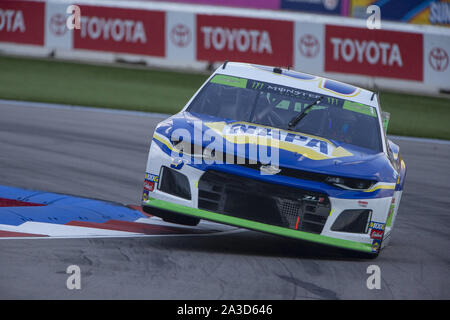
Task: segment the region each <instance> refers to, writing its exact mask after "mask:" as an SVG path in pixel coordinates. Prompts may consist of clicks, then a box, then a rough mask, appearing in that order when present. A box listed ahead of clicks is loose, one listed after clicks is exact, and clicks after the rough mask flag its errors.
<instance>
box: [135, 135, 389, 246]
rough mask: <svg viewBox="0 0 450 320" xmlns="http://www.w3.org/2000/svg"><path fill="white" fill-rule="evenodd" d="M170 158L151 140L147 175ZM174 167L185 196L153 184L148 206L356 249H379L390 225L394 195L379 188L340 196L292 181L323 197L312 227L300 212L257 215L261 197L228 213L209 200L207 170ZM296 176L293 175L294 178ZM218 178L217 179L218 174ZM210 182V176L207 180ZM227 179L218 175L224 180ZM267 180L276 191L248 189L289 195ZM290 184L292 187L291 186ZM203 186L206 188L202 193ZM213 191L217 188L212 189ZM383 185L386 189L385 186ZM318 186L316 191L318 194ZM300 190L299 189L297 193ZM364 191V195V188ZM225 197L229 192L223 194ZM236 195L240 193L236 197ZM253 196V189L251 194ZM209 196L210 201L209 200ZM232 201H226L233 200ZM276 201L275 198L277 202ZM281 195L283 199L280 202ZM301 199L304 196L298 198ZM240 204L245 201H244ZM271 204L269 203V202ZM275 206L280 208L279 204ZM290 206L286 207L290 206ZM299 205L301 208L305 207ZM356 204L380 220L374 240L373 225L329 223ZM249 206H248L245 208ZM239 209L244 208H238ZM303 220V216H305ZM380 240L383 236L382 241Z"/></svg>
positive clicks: (243, 188)
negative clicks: (345, 228) (337, 227)
mask: <svg viewBox="0 0 450 320" xmlns="http://www.w3.org/2000/svg"><path fill="white" fill-rule="evenodd" d="M173 162H174V159H172V158H171V157H170V156H169V155H168V154H166V153H165V152H162V150H161V149H160V148H159V147H158V146H157V145H155V144H154V143H152V146H151V150H150V153H149V158H148V162H147V170H146V171H147V173H148V174H150V175H154V176H158V175H160V173H161V168H162V167H164V166H165V167H169V166H170V165H171V164H173ZM175 170H176V171H177V172H179V173H181V174H183V175H184V176H186V177H187V181H188V182H187V183H188V188H189V189H190V192H191V194H190V198H189V199H187V198H184V199H183V198H181V197H178V196H176V195H173V194H169V193H167V192H163V191H161V190H159V189H158V188H157V187H155V188H154V190H152V191H151V192H147V193H146V194H145V196H144V199H143V202H142V205H143V206H147V207H149V208H157V209H160V210H165V211H171V212H175V213H179V214H184V215H187V216H192V217H197V218H201V219H206V220H211V221H214V222H219V223H224V224H229V225H233V226H237V227H242V228H247V229H251V230H256V231H262V232H267V233H271V234H275V235H280V236H286V237H291V238H296V239H301V240H307V241H312V242H316V243H320V244H325V245H330V246H335V247H340V248H345V249H350V250H356V251H361V252H366V253H378V252H379V250H380V248H381V245H382V244H383V246H384V245H385V244H386V243H387V241H386V242H385V241H384V240H383V239H386V237H387V236H388V235H389V233H390V228H389V227H386V228H385V227H384V226H385V225H386V221H387V218H388V212H389V210H390V206H391V200H392V199H393V196H394V194H393V193H392V194H391V195H388V196H385V194H384V193H383V194H382V196H380V193H379V192H380V191H383V190H376V191H374V192H372V193H370V194H367V197H364V198H362V197H353V196H352V197H350V198H345V197H342V196H338V197H334V196H330V195H328V194H326V193H325V192H322V193H320V192H319V191H320V190H318V188H317V186H315V187H314V188H311V189H308V188H307V187H305V185H303V186H301V185H299V186H296V188H297V189H295V190H296V191H299V190H303V191H310V192H306V193H305V194H303V195H302V196H306V197H308V196H317V197H320V196H321V195H323V194H324V195H325V197H326V199H325V200H324V202H322V203H321V206H320V205H319V207H320V208H315V210H314V211H315V212H316V213H318V216H316V217H314V219H316V220H317V221H316V222H320V223H319V224H316V225H315V227H317V226H318V228H312V229H311V228H307V227H306V224H305V225H304V226H305V227H304V228H303V227H302V225H301V224H302V223H303V222H304V221H303V220H304V219H303V218H305V216H302V221H301V222H300V223H298V221H297V222H296V221H295V220H291V221H288V220H289V219H287V220H286V219H285V220H284V221H270V220H267V219H258V217H257V216H255V214H256V215H258V212H262V211H264V212H265V213H267V211H268V210H267V209H266V208H265V207H264V203H262V205H261V206H259V208H258V207H255V209H254V210H253V211H254V212H253V213H251V214H250V215H246V214H245V212H244V211H245V210H242V207H241V214H233V210H231V211H230V210H229V209H230V208H228V209H227V205H226V203H224V200H223V199H218V201H217V203H214V201H210V200H213V199H214V195H211V194H210V195H208V194H207V193H208V186H207V185H206V187H205V185H204V181H202V177H205V176H206V175H207V174H206V173H207V172H209V171H208V170H207V171H204V170H200V169H198V168H196V167H194V166H190V165H184V166H180V167H177V168H176V169H175ZM249 178H250V180H251V179H252V177H250V176H247V177H243V176H242V177H240V179H241V180H242V182H243V181H244V180H248V179H249ZM296 180H298V179H296ZM221 181H222V180H221ZM209 182H210V181H209ZM226 183H229V182H227V181H225V180H223V184H226ZM269 185H271V186H273V187H276V188H279V189H280V192H278V193H277V192H273V191H267V190H265V189H264V188H262V187H261V186H258V188H260V189H256V191H255V190H253V193H255V192H256V193H260V196H261V198H271V199H275V200H274V203H280V202H279V200H280V199H281V200H283V201H284V200H288V201H289V199H286V198H289V195H288V192H289V191H288V190H289V188H287V189H286V190H287V191H285V189H283V188H284V187H282V186H280V185H278V184H276V185H274V184H273V183H271V182H269ZM246 188H247V190H248V186H247V185H246V184H245V183H242V186H241V190H240V194H239V195H238V196H237V197H234V198H232V199H233V201H234V202H236V201H240V202H245V201H246V200H248V199H246ZM290 189H291V190H292V188H290ZM205 191H206V193H205ZM209 191H214V190H213V189H211V190H209ZM216 191H217V190H216ZM384 191H386V190H384ZM318 192H319V194H318ZM298 196H300V195H298ZM364 196H366V195H365V194H364ZM226 197H231V196H230V195H227V196H226ZM239 197H241V199H239ZM252 197H254V195H253V196H252ZM253 200H254V201H253V203H255V198H253ZM208 201H209V202H208ZM233 201H231V202H233ZM277 201H278V202H277ZM285 202H286V201H284V203H285ZM301 203H303V202H301ZM244 207H245V206H244ZM269 209H270V208H269ZM278 209H279V210H280V208H279V207H278ZM290 209H291V208H289V210H290ZM304 209H305V208H303V209H302V210H303V212H305V210H304ZM358 209H359V210H361V209H370V210H371V220H370V222H375V224H376V225H378V226H379V225H383V233H382V236H383V238H382V239H380V240H378V241H375V240H374V239H373V238H372V236H371V235H372V233H371V231H372V230H370V229H369V230H367V232H365V233H351V232H340V231H333V230H332V226H333V224H334V222H335V221H336V219H337V218H338V217H339V215H340V214H341V213H342V212H343V211H345V210H358ZM248 211H251V210H248ZM242 213H244V214H242ZM306 220H307V219H306ZM309 226H314V225H313V224H309ZM382 240H383V241H382Z"/></svg>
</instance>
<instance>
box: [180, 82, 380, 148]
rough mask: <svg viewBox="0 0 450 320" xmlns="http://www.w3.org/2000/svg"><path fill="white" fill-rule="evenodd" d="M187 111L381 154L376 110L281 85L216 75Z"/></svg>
mask: <svg viewBox="0 0 450 320" xmlns="http://www.w3.org/2000/svg"><path fill="white" fill-rule="evenodd" d="M320 98H321V99H320ZM317 100H319V102H317V104H316V105H314V106H312V107H310V108H308V110H306V112H305V115H304V116H303V117H302V119H301V120H300V121H298V122H297V123H296V124H295V125H294V126H291V127H289V122H290V121H291V120H292V119H295V118H296V116H298V115H299V114H300V112H302V111H303V110H304V109H305V108H306V107H307V106H308V105H310V104H311V103H314V102H315V101H317ZM187 111H188V112H191V113H198V114H206V115H210V116H214V117H218V118H223V119H229V120H237V121H246V122H251V123H256V124H260V125H265V126H270V127H275V128H280V129H284V130H291V131H296V132H301V133H306V134H311V135H315V136H319V137H323V138H326V139H329V140H332V141H334V142H341V143H347V144H352V145H355V146H358V147H361V148H365V149H369V150H371V151H374V152H381V151H382V146H381V137H380V129H379V122H378V118H377V112H376V109H375V108H373V107H371V106H367V105H364V104H360V103H356V102H352V101H349V100H345V99H341V98H336V97H331V96H327V95H319V94H317V93H314V92H309V91H305V90H301V89H296V88H291V87H286V86H281V85H278V84H273V83H268V82H262V81H255V80H250V79H244V78H238V77H231V76H226V75H220V74H217V75H215V76H214V77H213V78H212V79H211V81H210V82H209V83H207V84H206V85H205V86H204V87H203V89H202V90H201V91H200V92H199V94H198V95H197V96H196V98H195V99H194V100H193V101H192V103H191V104H190V105H189V107H188V109H187Z"/></svg>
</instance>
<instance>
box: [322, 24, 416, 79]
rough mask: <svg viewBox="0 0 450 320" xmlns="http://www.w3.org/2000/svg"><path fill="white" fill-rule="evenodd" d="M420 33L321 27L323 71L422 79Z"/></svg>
mask: <svg viewBox="0 0 450 320" xmlns="http://www.w3.org/2000/svg"><path fill="white" fill-rule="evenodd" d="M422 65H423V35H422V34H418V33H409V32H399V31H387V30H370V29H365V28H353V27H341V26H333V25H326V27H325V71H326V72H342V73H350V74H362V75H367V76H371V77H386V78H396V79H404V80H417V81H422V80H423V67H422Z"/></svg>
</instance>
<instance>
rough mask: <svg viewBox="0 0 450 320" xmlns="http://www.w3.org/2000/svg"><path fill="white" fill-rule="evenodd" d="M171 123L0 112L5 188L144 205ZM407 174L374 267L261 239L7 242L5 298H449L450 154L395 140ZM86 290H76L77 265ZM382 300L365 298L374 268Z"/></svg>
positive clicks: (247, 235) (104, 114)
mask: <svg viewBox="0 0 450 320" xmlns="http://www.w3.org/2000/svg"><path fill="white" fill-rule="evenodd" d="M160 120H161V118H158V117H157V116H156V117H149V116H145V117H144V116H141V115H139V114H132V113H131V114H126V113H115V112H112V113H110V112H108V111H100V112H94V111H90V110H77V109H74V110H72V109H69V110H64V109H62V110H61V109H55V108H40V107H36V108H32V107H24V106H19V105H12V104H11V103H5V102H1V103H0V185H10V186H16V187H23V188H29V189H37V190H44V191H51V192H58V193H67V194H72V195H77V196H85V197H91V198H99V199H104V200H112V201H116V202H122V203H126V204H137V203H139V200H140V194H141V188H142V182H143V181H142V180H143V175H144V170H145V163H146V157H147V151H148V147H149V143H150V140H151V136H152V131H153V129H154V127H155V125H156V123H157V122H159V121H160ZM395 141H396V142H397V143H398V144H399V145H400V147H401V151H402V153H403V157H404V159H405V161H406V163H407V166H408V173H407V180H406V186H405V191H404V195H403V199H402V203H401V206H400V210H399V215H398V218H397V221H396V228H395V230H394V233H393V236H392V241H391V244H390V246H389V247H388V248H386V249H385V250H384V251H383V252H382V253H381V254H380V256H379V257H378V259H376V260H362V259H358V258H356V257H347V256H345V255H343V253H342V252H341V251H340V250H335V249H330V248H326V247H322V246H319V245H313V244H310V243H306V242H300V241H294V240H291V239H284V238H278V237H274V236H270V235H266V234H260V233H257V232H251V231H242V232H235V233H228V234H223V235H214V236H202V237H199V236H188V237H150V238H108V239H99V238H95V239H39V240H36V239H33V240H31V239H27V240H19V239H15V240H0V298H2V299H11V298H12V299H14V298H28V299H47V298H54V299H61V298H62V299H66V298H67V299H71V298H75V299H78V298H87V299H91V298H92V299H103V298H108V299H111V298H112V299H115V298H125V299H128V298H133V299H220V298H223V299H449V298H450V289H449V288H450V277H449V270H450V250H449V244H450V241H449V240H450V237H449V235H450V216H449V215H450V212H449V211H450V209H449V208H450V198H449V194H448V193H449V182H450V161H449V159H450V144H437V143H430V142H417V141H409V140H408V141H407V140H395ZM72 264H76V265H79V266H80V268H81V277H82V280H81V285H82V288H81V290H68V289H67V288H66V280H67V277H68V275H67V274H66V273H65V271H66V268H67V267H68V266H69V265H72ZM372 264H376V265H378V266H379V267H380V269H381V278H382V283H381V289H380V290H377V289H374V290H369V289H368V288H367V287H366V280H367V278H368V276H369V274H367V273H366V272H367V267H368V266H369V265H372Z"/></svg>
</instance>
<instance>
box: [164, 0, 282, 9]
mask: <svg viewBox="0 0 450 320" xmlns="http://www.w3.org/2000/svg"><path fill="white" fill-rule="evenodd" d="M159 1H162V2H180V3H192V4H207V5H215V6H228V7H242V8H255V9H279V8H280V1H281V0H159Z"/></svg>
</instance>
